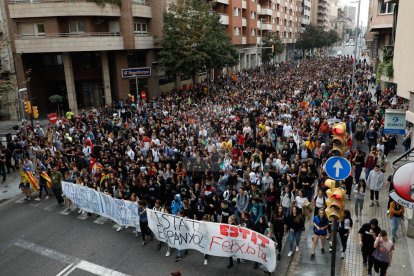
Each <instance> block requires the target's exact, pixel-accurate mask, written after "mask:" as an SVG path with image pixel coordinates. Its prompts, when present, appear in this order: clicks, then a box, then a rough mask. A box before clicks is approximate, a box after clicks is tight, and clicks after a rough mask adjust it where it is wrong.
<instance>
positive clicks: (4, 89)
mask: <svg viewBox="0 0 414 276" xmlns="http://www.w3.org/2000/svg"><path fill="white" fill-rule="evenodd" d="M15 89H16V88H15V86H14V84H13V83H12V82H11V81H8V80H0V111H4V114H9V112H8V110H7V108H8V107H9V106H10V105H12V104H13V101H12V100H11V99H10V98H9V95H10V92H12V91H15ZM0 117H3V114H0Z"/></svg>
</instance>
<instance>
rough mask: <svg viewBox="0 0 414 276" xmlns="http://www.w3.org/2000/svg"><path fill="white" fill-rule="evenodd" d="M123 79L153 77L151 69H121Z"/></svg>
mask: <svg viewBox="0 0 414 276" xmlns="http://www.w3.org/2000/svg"><path fill="white" fill-rule="evenodd" d="M121 77H122V78H123V79H126V78H139V77H151V67H139V68H127V69H121Z"/></svg>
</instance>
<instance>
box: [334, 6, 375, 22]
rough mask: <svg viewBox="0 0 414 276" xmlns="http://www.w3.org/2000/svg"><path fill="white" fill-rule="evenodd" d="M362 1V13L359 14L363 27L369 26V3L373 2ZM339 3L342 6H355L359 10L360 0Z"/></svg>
mask: <svg viewBox="0 0 414 276" xmlns="http://www.w3.org/2000/svg"><path fill="white" fill-rule="evenodd" d="M360 1H361V11H360V14H359V22H361V21H362V26H367V22H368V9H369V1H371V0H360ZM339 3H340V4H341V5H347V6H354V7H357V8H358V0H340V2H339ZM355 20H356V19H355Z"/></svg>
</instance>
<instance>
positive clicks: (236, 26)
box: [213, 0, 302, 70]
mask: <svg viewBox="0 0 414 276" xmlns="http://www.w3.org/2000/svg"><path fill="white" fill-rule="evenodd" d="M213 2H214V3H215V5H214V6H213V7H214V10H215V11H216V12H217V13H219V14H220V17H221V23H222V24H223V25H225V26H226V28H227V33H228V34H229V36H230V37H231V39H232V42H233V44H234V45H235V46H236V47H237V48H238V49H239V65H238V66H237V68H236V69H237V70H242V69H245V68H252V67H255V66H258V65H260V63H261V48H260V47H261V43H262V40H261V37H262V36H263V37H264V36H266V34H267V33H269V32H271V33H276V34H277V35H278V36H279V37H280V39H281V41H282V43H284V44H285V51H284V53H282V54H280V55H279V56H278V57H277V61H284V60H286V59H292V58H293V49H294V46H293V45H294V43H295V42H296V40H297V39H298V37H299V33H300V26H301V18H302V1H301V0H214V1H213Z"/></svg>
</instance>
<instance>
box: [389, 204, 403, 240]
mask: <svg viewBox="0 0 414 276" xmlns="http://www.w3.org/2000/svg"><path fill="white" fill-rule="evenodd" d="M389 215H390V220H391V239H392V242H393V243H395V240H396V239H397V231H398V228H399V227H400V224H401V221H402V220H403V219H404V206H402V205H400V204H398V203H397V202H395V201H392V202H391V204H390V209H389Z"/></svg>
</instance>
